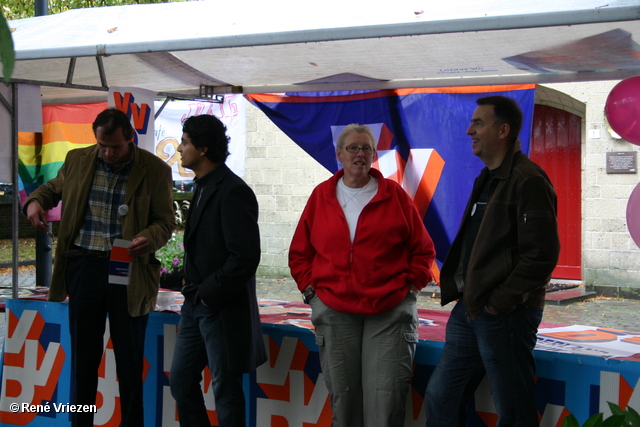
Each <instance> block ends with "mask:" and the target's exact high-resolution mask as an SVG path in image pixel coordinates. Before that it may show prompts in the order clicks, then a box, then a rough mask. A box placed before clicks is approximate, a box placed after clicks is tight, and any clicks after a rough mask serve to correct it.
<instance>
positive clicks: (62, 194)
mask: <svg viewBox="0 0 640 427" xmlns="http://www.w3.org/2000/svg"><path fill="white" fill-rule="evenodd" d="M93 131H94V133H95V136H96V140H97V144H96V145H92V146H90V147H87V148H81V149H77V150H72V151H70V152H69V153H68V154H67V157H66V159H65V162H64V164H63V165H62V167H61V168H60V171H59V172H58V175H57V176H56V177H55V178H53V179H52V180H50V181H49V182H47V183H46V184H44V185H42V186H40V187H39V188H38V189H37V190H35V191H34V192H33V193H31V195H30V197H29V199H27V201H26V202H25V207H24V212H25V214H26V215H27V218H28V219H29V221H30V222H31V224H32V225H33V226H34V227H35V228H36V229H38V230H40V231H46V230H47V227H48V224H47V221H46V219H45V215H44V213H45V211H46V210H49V209H51V208H53V207H55V206H56V205H57V204H58V202H60V201H61V200H62V201H63V204H62V216H61V219H60V229H59V233H58V244H57V248H56V254H55V262H54V269H53V276H52V278H51V286H50V288H49V300H50V301H64V300H65V298H66V296H67V295H69V329H70V334H71V357H72V361H71V371H72V388H71V389H72V403H74V404H79V405H94V404H95V403H96V391H97V387H98V368H99V366H100V361H101V359H102V355H103V352H104V344H103V335H104V331H105V325H106V318H107V314H108V316H109V330H110V334H111V341H112V343H113V351H114V354H115V359H116V372H117V375H118V383H119V391H120V408H121V415H122V425H123V426H125V427H127V426H132V427H140V426H142V425H144V420H143V404H142V382H143V378H142V375H143V366H144V365H143V363H144V362H143V358H144V355H143V350H144V336H145V331H146V327H147V320H148V313H149V312H150V311H152V310H154V309H155V305H156V297H157V294H158V283H159V277H160V263H159V261H158V260H157V259H156V258H155V256H154V252H155V251H156V250H157V249H160V248H161V247H162V246H164V245H165V244H166V242H167V240H168V239H169V238H170V237H171V233H172V232H173V230H174V229H175V216H174V212H173V196H172V194H173V189H172V188H173V181H172V177H171V169H170V167H169V166H167V165H166V164H165V163H164V162H163V161H162V160H160V159H159V158H158V157H156V156H154V155H153V154H151V153H149V152H147V151H144V150H142V149H140V148H138V147H137V146H136V145H134V144H133V142H132V141H133V136H134V135H133V132H134V130H133V127H132V126H131V123H130V121H129V119H128V117H127V116H126V114H124V113H123V112H121V111H119V110H116V109H107V110H104V111H103V112H101V113H100V114H98V116H97V117H96V119H95V121H94V123H93ZM115 239H124V240H129V241H131V242H132V243H131V244H130V246H128V253H129V255H130V256H131V257H133V262H132V264H131V272H130V279H129V284H128V285H121V284H112V283H109V258H110V252H111V249H112V245H113V242H114V240H115ZM72 424H73V425H74V426H83V427H84V426H93V414H92V413H90V412H85V413H74V414H72Z"/></svg>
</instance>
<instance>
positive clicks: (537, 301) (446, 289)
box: [440, 147, 560, 319]
mask: <svg viewBox="0 0 640 427" xmlns="http://www.w3.org/2000/svg"><path fill="white" fill-rule="evenodd" d="M487 179H489V170H488V169H487V168H484V169H483V170H482V172H481V173H480V175H479V176H478V177H477V178H476V181H475V183H474V186H473V191H472V193H471V196H470V198H469V202H468V204H467V207H466V209H465V212H464V216H463V220H462V223H461V225H460V229H459V230H458V234H457V236H456V238H455V239H454V241H453V243H452V245H451V249H450V250H449V253H448V254H447V258H446V260H445V262H444V265H443V266H442V270H441V274H440V285H441V291H442V299H441V304H442V305H445V304H448V303H449V302H451V301H453V300H456V299H459V298H462V297H464V303H465V307H466V309H467V314H468V315H469V317H470V318H471V319H475V318H477V317H478V316H479V315H480V314H481V313H482V310H483V309H484V307H485V306H486V305H488V306H490V307H491V308H493V309H494V310H496V311H497V312H498V313H501V314H506V313H509V312H511V311H512V310H513V309H514V308H515V307H516V306H517V305H519V304H523V303H527V304H529V305H534V306H537V307H544V296H545V289H544V286H545V285H546V284H547V283H548V282H549V279H550V277H551V273H552V272H553V269H554V268H555V266H556V263H557V262H558V256H559V253H560V239H559V235H558V221H557V217H556V213H557V207H556V205H557V200H556V193H555V190H554V189H553V185H552V183H551V181H550V180H549V177H548V176H547V174H546V173H545V172H544V171H543V170H542V169H541V168H540V167H539V166H538V165H536V164H535V163H533V162H532V161H531V160H529V158H527V156H525V155H524V154H523V153H522V152H521V151H520V150H519V149H518V148H517V147H515V148H511V149H510V150H509V151H508V152H507V155H506V156H505V159H504V160H503V162H502V165H501V166H500V167H499V168H498V170H497V172H496V174H495V176H494V179H493V181H492V182H491V185H490V189H489V201H488V203H487V207H486V210H485V213H484V218H483V219H482V222H481V224H480V228H479V230H478V234H477V237H476V240H475V244H474V246H473V249H472V251H471V255H470V258H469V264H468V266H467V273H466V277H464V288H463V290H462V292H460V291H459V290H458V289H459V287H458V284H461V283H460V280H461V278H462V275H461V273H459V271H461V258H462V251H463V246H464V240H465V239H464V230H465V227H466V226H467V223H468V219H469V218H470V216H471V211H472V208H473V205H474V204H475V202H476V200H477V199H478V197H479V194H480V192H481V191H482V188H483V186H484V184H485V182H486V180H487ZM456 273H458V280H456Z"/></svg>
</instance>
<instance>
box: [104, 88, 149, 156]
mask: <svg viewBox="0 0 640 427" xmlns="http://www.w3.org/2000/svg"><path fill="white" fill-rule="evenodd" d="M155 96H156V93H155V92H154V91H151V90H147V89H140V88H135V87H111V88H109V107H111V108H117V109H118V110H120V111H122V112H123V113H125V114H126V115H127V117H129V120H131V124H132V125H133V128H134V129H135V135H134V143H135V144H137V145H138V146H139V147H140V148H144V149H145V150H147V151H150V152H154V148H155V135H154V131H155V129H154V100H155Z"/></svg>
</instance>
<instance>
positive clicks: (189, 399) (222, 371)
mask: <svg viewBox="0 0 640 427" xmlns="http://www.w3.org/2000/svg"><path fill="white" fill-rule="evenodd" d="M223 328H224V325H223V324H222V321H221V320H220V318H219V317H218V316H217V315H214V314H213V312H212V311H211V310H209V308H207V306H205V305H204V304H203V303H202V301H200V300H198V302H197V303H196V305H193V304H191V303H190V302H189V301H188V300H185V302H184V305H183V306H182V316H181V317H180V323H179V324H178V337H177V339H176V345H175V350H174V353H173V361H172V362H171V373H170V380H171V381H170V382H171V394H172V395H173V398H174V399H175V400H176V403H177V406H178V416H179V417H180V426H181V427H204V426H206V427H209V426H211V423H210V422H209V418H208V416H207V409H206V407H205V404H204V397H203V395H202V388H201V387H200V382H201V381H202V370H203V369H204V368H205V366H207V364H209V369H210V370H211V382H212V386H213V395H214V396H215V402H216V413H217V415H218V425H220V426H225V427H227V426H228V427H245V399H244V391H243V389H242V376H243V373H242V372H233V371H231V370H230V369H229V363H228V360H227V352H226V350H225V345H226V344H225V342H224V339H223V337H224V335H223Z"/></svg>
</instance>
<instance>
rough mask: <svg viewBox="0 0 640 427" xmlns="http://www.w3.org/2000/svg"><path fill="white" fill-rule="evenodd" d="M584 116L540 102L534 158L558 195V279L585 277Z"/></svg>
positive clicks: (537, 110) (534, 124)
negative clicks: (583, 218)
mask: <svg viewBox="0 0 640 427" xmlns="http://www.w3.org/2000/svg"><path fill="white" fill-rule="evenodd" d="M581 132H582V123H581V119H580V117H578V116H576V115H575V114H571V113H569V112H567V111H563V110H559V109H557V108H553V107H549V106H546V105H536V106H535V109H534V113H533V135H532V138H531V150H530V151H531V152H530V158H531V159H532V160H533V161H534V162H536V163H537V164H538V165H540V166H541V167H542V168H543V169H544V170H545V172H547V174H548V175H549V178H551V182H553V185H554V187H555V189H556V193H557V195H558V225H559V229H560V244H561V245H562V247H561V250H560V260H559V261H558V266H557V267H556V269H555V270H554V272H553V276H552V277H553V278H555V279H572V280H581V279H582V268H581V265H582V259H581V253H582V239H581V224H582V215H581V206H582V203H581V202H582V191H581V169H580V159H581V155H580V141H581Z"/></svg>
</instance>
